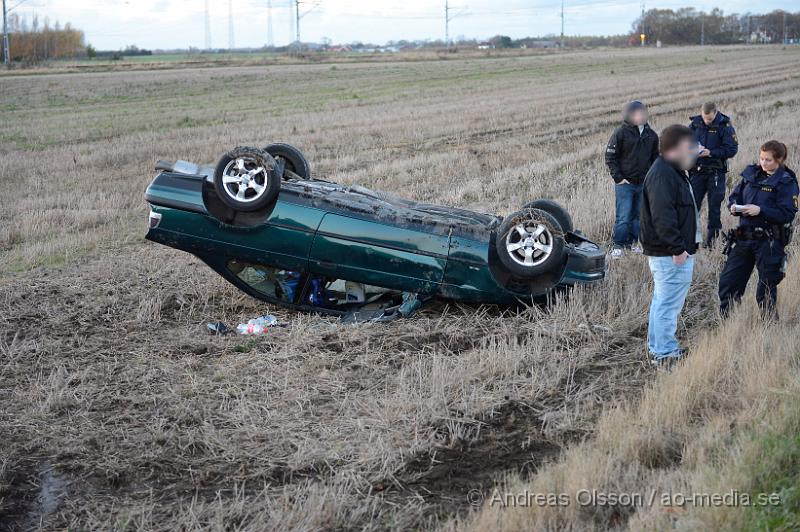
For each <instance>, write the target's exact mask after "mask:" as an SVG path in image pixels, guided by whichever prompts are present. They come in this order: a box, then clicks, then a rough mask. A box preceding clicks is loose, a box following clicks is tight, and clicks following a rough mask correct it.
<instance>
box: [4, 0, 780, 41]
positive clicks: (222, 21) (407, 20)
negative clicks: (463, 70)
mask: <svg viewBox="0 0 800 532" xmlns="http://www.w3.org/2000/svg"><path fill="white" fill-rule="evenodd" d="M7 1H8V5H9V6H10V7H11V8H12V9H13V11H14V12H16V13H18V14H20V15H23V14H26V15H28V17H29V18H30V17H32V16H33V15H34V14H36V15H38V16H39V19H40V20H43V19H44V18H45V17H48V18H49V20H50V21H51V23H54V22H55V21H56V20H58V21H60V22H61V23H62V24H64V23H66V22H69V23H71V24H72V25H73V27H75V28H78V29H81V30H83V31H84V32H85V34H86V41H87V43H90V44H92V45H93V46H94V47H95V48H97V49H100V50H118V49H121V48H123V47H125V46H127V45H132V44H135V45H137V46H139V47H140V48H148V49H176V48H188V47H190V46H194V47H197V48H203V47H204V45H205V16H204V10H205V7H204V6H205V0H7ZM791 1H795V0H791ZM229 2H230V4H231V5H232V8H233V15H234V16H233V42H234V45H235V47H260V46H263V45H265V44H267V43H268V27H269V24H268V16H267V12H268V10H267V4H268V2H269V0H208V4H209V12H210V19H211V45H212V47H214V48H227V47H228V45H229V26H228V19H229V17H228V5H229ZM271 2H272V28H273V43H274V44H275V45H278V46H280V45H284V44H287V43H288V42H290V37H291V40H292V41H293V40H294V38H293V36H292V33H291V31H292V30H291V28H292V25H291V24H292V23H291V20H292V17H290V7H289V6H290V3H291V4H293V0H271ZM314 4H318V5H317V6H316V7H314ZM755 4H756V2H753V1H752V0H716V1H705V0H693V1H689V0H649V1H648V0H646V7H647V9H651V8H678V7H684V6H688V5H692V6H694V7H695V8H696V9H698V10H710V9H712V8H713V7H716V6H724V10H725V12H726V13H745V12H747V11H751V12H760V13H763V12H768V11H772V10H773V9H779V8H781V7H784V8H785V6H786V1H780V0H777V1H776V0H759V1H758V2H757V4H758V5H757V6H756V5H755ZM444 5H445V1H444V0H301V4H300V13H301V15H303V16H302V19H301V21H300V29H301V39H302V40H303V41H304V42H319V41H320V40H321V39H323V38H328V39H330V40H331V41H332V42H334V43H345V42H353V41H361V42H369V43H376V44H382V43H385V42H387V41H389V40H399V39H407V40H416V39H444V33H445V23H444ZM450 7H451V17H452V20H451V22H450V37H451V38H452V39H455V38H458V37H460V36H464V37H467V38H477V39H485V38H488V37H491V36H493V35H498V34H502V35H509V36H511V37H513V38H519V37H526V36H537V35H538V36H544V35H548V34H558V33H560V31H561V22H560V10H561V0H450ZM640 11H641V0H565V10H564V13H565V16H564V19H565V33H566V34H567V35H579V34H580V35H612V34H620V33H626V32H628V31H629V30H630V28H631V24H632V22H633V21H634V20H635V19H636V17H637V15H638V14H639V12H640ZM292 13H293V12H292Z"/></svg>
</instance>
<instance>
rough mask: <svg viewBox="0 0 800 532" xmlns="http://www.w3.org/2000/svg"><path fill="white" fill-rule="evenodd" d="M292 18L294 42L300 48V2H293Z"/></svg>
mask: <svg viewBox="0 0 800 532" xmlns="http://www.w3.org/2000/svg"><path fill="white" fill-rule="evenodd" d="M294 16H295V20H294V28H295V31H296V32H297V33H296V34H295V40H296V41H297V46H300V0H294Z"/></svg>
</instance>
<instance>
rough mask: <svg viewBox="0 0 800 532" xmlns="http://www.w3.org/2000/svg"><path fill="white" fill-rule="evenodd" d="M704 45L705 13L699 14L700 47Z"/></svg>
mask: <svg viewBox="0 0 800 532" xmlns="http://www.w3.org/2000/svg"><path fill="white" fill-rule="evenodd" d="M705 44H706V12H705V11H701V12H700V46H705Z"/></svg>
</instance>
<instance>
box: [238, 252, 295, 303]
mask: <svg viewBox="0 0 800 532" xmlns="http://www.w3.org/2000/svg"><path fill="white" fill-rule="evenodd" d="M228 269H230V270H231V272H233V273H234V274H235V275H236V277H238V278H239V279H241V280H242V281H244V282H245V283H246V284H247V285H248V286H250V287H251V288H253V289H254V290H256V291H257V292H260V293H261V294H264V295H265V296H267V297H272V298H275V299H278V300H280V301H284V302H287V303H292V302H294V300H295V296H296V294H297V290H298V288H299V285H300V277H301V275H302V274H301V273H300V272H293V271H289V270H280V269H278V268H271V267H269V266H262V265H261V264H255V263H251V262H245V261H240V260H231V261H228Z"/></svg>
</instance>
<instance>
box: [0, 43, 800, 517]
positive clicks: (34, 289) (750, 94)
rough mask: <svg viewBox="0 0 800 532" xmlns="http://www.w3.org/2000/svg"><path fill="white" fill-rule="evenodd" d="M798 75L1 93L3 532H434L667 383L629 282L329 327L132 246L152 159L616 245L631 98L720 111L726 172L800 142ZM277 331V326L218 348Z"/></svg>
mask: <svg viewBox="0 0 800 532" xmlns="http://www.w3.org/2000/svg"><path fill="white" fill-rule="evenodd" d="M798 67H800V49H798V50H796V49H793V48H787V49H782V48H780V47H752V48H747V47H727V48H713V47H706V48H704V49H702V50H699V49H697V48H692V49H672V50H667V49H664V50H620V51H607V50H606V51H603V52H602V53H600V52H591V51H588V52H574V53H569V54H563V55H545V56H531V57H499V58H490V59H469V60H451V61H446V62H441V61H420V62H413V63H379V64H345V65H282V66H252V67H230V68H215V69H184V70H174V71H173V70H158V71H141V72H109V73H81V74H70V73H60V74H45V75H36V76H14V77H10V78H3V79H0V86H1V87H2V91H0V117H2V124H3V127H2V128H0V129H2V131H0V140H2V142H0V271H1V272H2V278H0V404H2V405H3V406H2V408H1V409H0V441H2V445H1V446H0V530H28V529H48V530H51V529H66V528H69V529H88V530H95V529H102V530H176V529H215V530H222V529H225V530H263V529H274V530H317V529H339V530H351V529H387V528H390V529H409V528H412V529H434V528H438V527H441V526H444V525H449V524H451V523H452V519H454V518H461V517H464V516H469V515H471V512H472V511H473V510H474V508H473V506H472V501H471V499H470V492H472V491H473V490H478V491H480V492H481V493H482V494H486V493H488V492H489V491H491V489H492V487H493V486H495V485H496V484H497V483H499V482H502V481H503V479H504V478H505V477H506V476H507V475H510V474H515V475H521V476H522V478H530V477H534V476H535V475H536V473H537V471H538V470H539V468H540V467H541V466H542V464H546V463H550V462H553V461H555V460H557V459H559V456H561V454H562V452H563V451H564V450H565V449H569V448H570V447H571V446H573V445H576V444H579V443H581V442H587V441H588V442H590V441H591V440H592V438H593V437H594V434H595V428H596V426H597V423H598V420H599V419H600V418H601V416H602V415H603V413H604V412H605V411H606V410H607V409H608V408H609V407H610V406H612V405H615V404H618V403H620V402H621V401H624V400H629V399H631V398H635V397H637V396H638V395H639V394H641V393H643V390H645V389H646V388H647V386H648V385H650V384H651V383H653V382H654V381H655V380H656V379H657V377H656V374H655V373H654V372H653V371H652V369H651V368H650V367H649V365H648V364H647V361H646V358H645V348H644V338H645V335H646V309H647V302H648V298H649V285H648V280H649V272H648V271H647V266H646V263H645V262H644V261H643V260H642V259H641V258H640V257H630V258H628V259H626V260H624V261H621V262H618V263H614V264H612V265H611V270H610V272H609V278H608V280H607V282H605V283H604V284H603V285H601V286H597V287H593V288H591V289H579V290H576V291H575V292H574V293H572V294H570V296H569V297H567V298H560V299H558V300H557V301H555V302H554V303H553V304H552V305H551V306H550V307H548V308H546V309H540V308H532V309H528V310H525V311H514V312H512V311H508V310H503V309H498V308H494V307H465V306H461V305H458V304H453V303H448V302H440V303H437V304H436V305H434V306H432V307H430V308H427V309H426V310H425V311H423V312H422V313H421V314H420V315H419V316H417V317H415V318H414V319H412V320H408V321H404V322H395V323H391V324H362V325H342V324H340V323H338V322H337V321H336V320H334V319H331V318H325V317H319V316H311V315H303V314H298V313H293V312H288V311H285V310H282V309H280V308H275V307H271V306H269V305H265V304H263V303H260V302H258V301H255V300H253V299H251V298H249V297H247V296H245V295H243V294H241V293H239V292H237V291H236V290H235V289H234V288H233V287H231V286H229V285H227V284H226V283H225V282H224V281H223V280H222V279H221V278H219V277H218V276H217V275H216V274H215V273H213V272H212V271H211V270H210V269H208V268H207V267H205V266H204V265H203V264H201V263H200V262H199V261H198V260H196V259H195V258H193V257H191V256H189V255H186V254H183V253H180V252H178V251H175V250H172V249H168V248H165V247H161V246H158V245H155V244H152V243H149V242H145V241H144V240H143V238H142V237H143V235H144V233H145V230H146V222H147V210H148V209H147V205H146V204H145V202H144V198H143V192H144V188H145V187H146V185H147V184H148V182H149V180H150V179H151V178H152V176H153V175H154V172H153V165H154V163H155V161H156V160H157V159H159V158H166V159H170V158H171V159H175V158H183V159H189V160H193V161H197V162H212V161H214V160H215V159H216V158H217V157H218V156H219V154H221V153H222V152H224V151H225V150H227V149H229V148H230V147H232V146H236V145H252V144H258V143H262V142H263V143H266V142H268V141H285V142H290V143H292V144H295V145H297V146H299V147H301V148H302V149H303V150H304V151H305V152H306V154H307V155H308V157H309V159H310V160H311V162H312V165H313V166H314V173H315V174H316V175H318V176H325V177H326V178H329V179H333V180H336V181H340V182H345V183H359V184H362V185H366V186H369V187H372V188H375V189H379V190H386V191H390V192H393V193H395V194H398V195H401V196H404V197H408V198H413V199H419V200H425V201H430V202H437V203H442V204H446V205H453V206H460V207H467V208H472V209H476V210H480V211H485V212H497V213H500V214H506V213H508V212H511V211H513V210H516V208H518V206H520V205H522V204H523V203H525V202H527V201H529V200H530V199H533V198H537V197H552V198H554V199H556V200H559V201H560V202H562V203H563V204H565V205H566V206H567V207H568V208H569V209H570V211H571V212H572V213H573V216H574V218H575V221H576V225H577V226H578V227H579V228H581V229H582V230H583V231H584V232H585V233H586V234H587V235H589V236H590V237H592V238H594V239H596V240H598V241H601V242H603V243H604V244H608V242H609V240H610V229H611V225H612V222H613V191H612V185H611V181H610V178H608V177H607V173H606V171H605V169H604V166H603V162H602V155H603V149H604V146H605V142H606V140H607V137H608V135H609V134H610V132H611V129H612V128H613V127H614V125H615V124H616V123H617V122H618V121H619V114H620V108H621V107H622V105H623V104H624V103H625V102H626V101H627V100H630V99H633V98H639V99H642V100H644V101H646V102H648V103H649V104H651V106H652V112H653V123H654V127H655V128H656V129H661V128H663V127H664V126H666V125H669V124H671V123H674V122H686V121H687V117H688V115H689V114H694V112H695V110H696V108H698V107H699V105H700V104H701V103H702V102H703V101H705V100H709V99H716V100H717V101H718V102H719V104H720V105H721V107H722V109H723V110H724V111H725V112H727V113H729V114H730V115H732V116H733V117H734V124H735V125H736V126H737V129H738V133H739V135H738V136H739V141H740V143H741V152H740V155H739V156H738V157H737V158H736V159H735V160H734V162H733V164H732V171H733V172H732V175H736V173H738V171H740V170H741V169H742V168H743V167H744V165H745V164H748V163H750V162H751V161H753V160H754V159H755V156H756V150H757V146H758V145H760V144H761V143H762V142H763V141H764V140H766V139H767V138H773V137H776V138H780V139H782V140H784V141H785V142H787V144H789V145H790V146H798V145H800V143H799V142H798V140H799V139H798V134H800V133H799V132H798V129H797V127H796V123H797V120H798V117H800V112H799V108H798V106H800V103H799V100H798V89H799V88H800V78H798V75H797V74H796V73H797V72H798ZM709 77H717V78H722V79H725V80H727V81H726V82H725V83H724V84H722V85H720V84H719V83H715V84H713V85H707V84H705V83H703V80H705V79H708V78H709ZM792 157H793V160H796V155H794V154H793V155H792ZM790 162H791V161H790ZM726 223H727V224H730V223H732V222H731V221H730V220H726ZM721 260H722V257H721V255H720V254H719V251H714V252H710V253H704V254H702V255H701V256H699V257H698V261H697V269H696V272H697V273H696V285H695V289H694V290H693V292H692V293H691V295H690V298H689V300H688V303H687V308H686V311H685V313H684V315H683V319H682V322H681V326H680V333H681V335H682V336H683V337H684V338H686V339H687V341H689V342H692V341H693V339H694V338H695V337H696V335H697V334H699V332H700V331H702V330H704V329H707V328H708V327H709V326H712V325H713V324H715V323H716V322H717V319H718V318H717V314H716V309H715V305H714V304H713V298H714V294H715V289H716V284H715V282H716V275H717V273H718V269H719V266H720V264H721ZM710 302H711V303H710ZM264 313H272V314H275V315H276V316H278V318H279V320H280V321H281V322H282V323H284V324H286V325H287V326H286V327H284V328H276V329H274V330H271V331H270V332H269V334H267V335H266V336H264V337H261V338H257V339H246V338H241V337H221V338H217V337H212V336H208V335H207V334H206V330H205V325H206V323H207V322H209V321H224V322H226V323H228V324H229V325H235V324H236V323H239V322H240V321H246V320H247V319H248V318H251V317H254V316H257V315H260V314H264Z"/></svg>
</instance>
